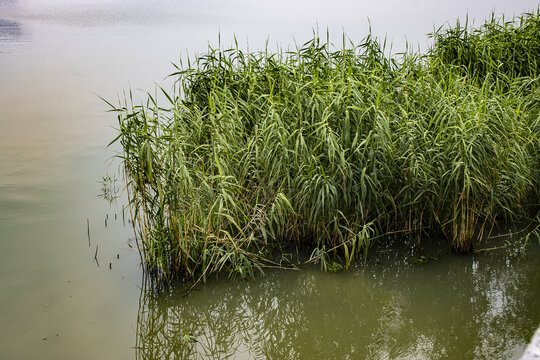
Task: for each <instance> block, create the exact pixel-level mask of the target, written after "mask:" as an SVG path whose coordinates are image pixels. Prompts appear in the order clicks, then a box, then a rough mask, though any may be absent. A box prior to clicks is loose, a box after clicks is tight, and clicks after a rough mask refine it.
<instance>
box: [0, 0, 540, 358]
mask: <svg viewBox="0 0 540 360" xmlns="http://www.w3.org/2000/svg"><path fill="white" fill-rule="evenodd" d="M535 6H537V3H536V2H534V1H513V2H509V1H503V0H500V1H489V2H488V1H477V2H469V1H464V0H457V1H451V2H448V1H446V2H438V1H412V0H405V1H388V0H381V1H377V2H373V1H352V0H350V1H345V0H340V1H335V2H329V1H296V2H292V1H283V0H277V1H272V2H269V1H264V2H263V1H260V2H255V1H247V0H219V1H218V0H212V1H205V0H202V1H194V0H189V1H173V0H162V1H153V2H151V1H141V0H135V1H127V0H126V1H119V0H113V1H105V0H74V1H68V0H50V1H44V0H41V1H38V0H24V1H17V0H0V129H1V130H0V324H1V327H0V359H36V358H39V359H59V358H62V359H99V358H101V359H107V358H111V359H133V358H136V359H164V358H171V359H172V358H180V359H181V358H195V359H196V358H201V359H203V358H204V359H206V358H217V359H222V358H231V359H232V358H235V359H236V358H237V359H251V358H269V359H289V358H291V359H364V358H369V359H446V358H451V359H509V358H518V357H519V356H520V354H521V352H522V351H523V349H524V348H525V346H526V343H527V342H528V340H529V338H530V337H531V336H532V334H533V333H534V330H535V329H536V328H537V327H538V325H539V323H540V262H539V261H538V259H539V255H540V249H539V246H538V244H532V245H531V246H529V248H528V251H527V253H526V256H517V257H511V256H509V255H510V253H511V250H509V249H503V250H499V251H491V252H486V253H482V254H477V255H474V256H473V255H471V256H454V255H451V254H449V253H448V252H447V251H443V250H436V249H437V248H438V249H444V246H443V247H438V246H437V244H436V241H433V242H432V243H431V244H426V247H425V248H423V249H419V250H417V251H416V252H415V253H414V254H416V255H418V254H420V253H426V254H432V255H433V256H434V257H436V258H437V259H438V260H433V261H431V262H429V263H428V264H426V265H412V264H410V263H409V261H408V258H409V256H410V255H411V253H408V252H406V251H405V250H399V246H398V245H395V246H394V247H395V248H396V249H394V250H393V251H390V252H386V251H384V250H381V251H380V252H379V253H377V252H376V251H373V254H372V256H371V257H370V259H369V260H368V262H367V264H366V266H359V267H357V268H355V269H353V270H351V271H345V272H341V273H338V274H329V273H321V271H320V270H319V269H318V268H317V267H312V268H306V269H302V270H301V271H269V272H267V273H266V275H265V276H258V277H257V278H256V279H255V280H250V281H242V280H239V279H227V278H225V277H222V278H220V279H219V280H217V281H216V280H215V279H214V280H211V281H210V282H209V283H208V284H206V285H203V286H199V287H198V288H197V289H196V290H195V291H193V292H192V293H191V294H189V295H188V296H184V291H183V289H182V288H180V287H178V288H173V289H171V290H170V291H167V292H158V291H154V290H152V288H151V286H149V285H148V284H147V283H146V281H145V278H144V276H143V272H142V270H141V267H140V265H139V258H138V254H137V252H136V251H135V250H134V248H133V245H134V243H133V234H132V231H131V230H130V227H129V223H128V221H127V218H126V219H125V223H126V226H124V218H123V216H122V208H121V205H122V199H120V200H119V202H118V204H117V205H114V204H113V205H109V204H108V203H107V202H106V201H105V200H103V199H101V198H100V197H99V196H98V195H99V194H100V191H101V184H100V182H99V180H100V179H101V178H102V176H105V175H107V174H115V173H116V172H117V171H116V167H115V165H114V164H112V165H109V164H110V161H109V159H110V158H111V157H112V156H113V155H114V152H115V151H118V150H119V149H118V148H114V147H113V148H111V149H108V150H106V149H105V147H106V145H107V144H108V143H109V141H110V140H112V139H113V137H114V129H113V127H114V126H115V121H116V120H115V117H114V114H112V113H108V112H106V110H107V109H108V107H107V105H106V104H105V103H104V102H103V101H102V100H101V99H100V98H99V96H102V97H104V98H106V99H108V100H111V101H112V102H116V100H115V99H117V94H122V91H124V90H127V89H129V88H132V89H134V90H135V98H136V99H140V98H142V97H143V94H142V92H138V91H136V89H144V90H150V91H152V90H153V89H154V84H155V83H158V84H161V85H163V86H167V85H168V84H169V83H168V82H167V80H164V78H165V76H166V75H167V74H169V73H170V72H172V71H173V67H172V65H171V64H170V62H176V61H177V60H178V59H180V58H185V56H186V55H185V54H187V53H190V54H194V53H197V52H198V53H201V52H203V51H204V50H205V49H206V47H207V45H208V43H210V44H213V45H217V44H218V39H219V38H221V39H220V41H221V43H222V44H225V45H228V44H230V43H231V42H232V39H233V34H234V35H236V37H237V38H238V40H239V42H240V43H241V44H245V45H243V46H246V47H247V46H249V48H250V49H258V48H262V47H264V46H265V43H266V41H267V40H268V42H269V44H271V46H275V45H276V44H279V46H281V47H284V48H286V47H292V46H294V43H295V41H296V42H297V43H299V44H301V43H303V42H304V41H306V40H308V39H309V38H310V36H311V34H312V31H313V29H314V28H317V27H318V28H319V30H321V32H324V33H326V29H327V28H328V29H329V31H330V34H331V36H332V37H335V38H336V39H341V33H342V31H345V32H346V33H347V35H348V36H349V37H350V38H351V39H353V40H355V41H357V42H358V41H359V40H361V39H362V38H363V37H364V36H365V35H366V34H367V33H368V30H369V28H370V26H371V29H372V31H373V32H374V33H375V34H376V35H377V36H380V37H384V36H385V35H386V36H387V37H388V38H389V39H392V40H393V51H402V50H403V49H405V46H406V44H407V43H408V44H409V46H412V47H414V48H417V47H419V48H421V49H425V48H426V47H427V46H428V42H427V40H426V39H427V38H426V36H425V34H426V33H429V32H431V31H432V30H433V28H434V27H437V26H439V25H441V24H444V23H445V22H451V23H453V22H454V21H455V19H457V18H458V17H459V18H461V19H462V20H464V19H465V17H466V15H467V14H468V16H469V20H470V21H472V20H474V21H475V23H480V22H481V21H482V20H483V19H484V18H485V17H487V16H488V15H489V14H490V12H491V11H492V10H495V11H496V12H497V13H505V14H506V15H507V16H512V15H514V14H519V13H522V12H524V11H527V10H531V9H533V8H534V7H535ZM368 19H369V20H368ZM218 34H220V35H219V36H218ZM247 44H249V45H247ZM120 96H121V97H122V95H120ZM87 224H89V225H90V226H89V229H90V238H89V237H88V233H87ZM497 244H498V245H500V244H502V243H501V242H500V241H499V243H497V242H494V245H497ZM437 251H438V252H437ZM95 257H96V258H97V260H98V261H97V262H96V261H95ZM97 263H99V266H98V264H97Z"/></svg>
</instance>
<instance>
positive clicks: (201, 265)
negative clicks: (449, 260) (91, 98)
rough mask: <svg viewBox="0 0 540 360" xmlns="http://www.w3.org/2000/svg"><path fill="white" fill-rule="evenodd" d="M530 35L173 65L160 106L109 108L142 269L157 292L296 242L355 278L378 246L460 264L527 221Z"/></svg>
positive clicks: (446, 37) (240, 266)
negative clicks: (434, 249)
mask: <svg viewBox="0 0 540 360" xmlns="http://www.w3.org/2000/svg"><path fill="white" fill-rule="evenodd" d="M539 24H540V16H539V13H536V14H531V15H524V16H522V17H521V18H519V19H518V20H515V21H512V22H499V21H498V20H496V19H493V20H491V21H490V22H488V23H487V24H486V25H484V26H483V27H480V28H479V29H476V30H470V29H467V28H462V27H460V25H459V24H458V25H457V26H456V27H453V28H450V29H446V30H445V29H440V30H439V31H438V32H437V33H435V34H433V35H432V36H433V37H434V40H435V44H434V46H433V47H432V49H430V51H429V52H428V54H427V55H423V56H421V55H419V54H413V53H408V54H405V55H403V56H401V57H400V58H397V57H392V56H387V55H385V52H384V49H383V48H382V46H381V44H380V43H379V42H378V41H377V40H375V39H373V38H372V37H371V36H368V37H367V38H366V39H365V40H364V41H363V42H362V43H361V44H360V45H354V44H351V43H350V42H349V41H348V40H346V39H345V38H344V41H343V46H342V48H341V49H336V48H335V47H333V46H332V45H331V44H329V42H328V41H326V42H325V41H321V40H320V38H319V37H318V35H317V34H315V35H314V38H313V39H312V40H311V41H309V42H307V43H305V44H304V45H302V46H299V47H298V48H297V49H296V50H295V51H292V52H290V51H287V52H286V51H280V50H278V51H275V52H270V51H263V52H244V51H242V50H241V49H239V47H238V46H236V47H235V48H232V49H226V50H223V49H212V48H210V49H209V50H208V52H207V54H205V55H203V56H200V57H198V58H196V59H195V60H194V62H193V63H188V66H187V67H181V66H179V67H177V71H176V72H175V73H174V74H172V76H174V77H176V79H177V82H176V87H175V89H174V90H173V91H172V93H167V92H165V91H163V94H164V95H165V97H166V98H167V99H168V104H167V106H166V107H162V106H158V104H157V100H156V97H155V96H151V95H148V101H147V103H146V105H140V106H139V105H133V103H131V104H129V103H128V101H129V97H128V99H126V103H125V105H124V106H121V107H118V108H115V110H116V111H117V112H118V119H119V134H118V137H117V138H116V139H115V141H120V143H121V144H122V146H123V154H122V155H120V156H119V158H120V159H121V161H122V164H123V169H124V177H125V180H126V181H127V189H128V194H129V197H130V206H131V209H132V211H133V213H132V216H133V218H134V223H135V225H136V230H137V232H138V235H139V236H138V238H139V247H140V248H139V250H140V252H141V256H142V257H143V260H144V263H145V264H146V265H147V267H148V269H149V270H151V272H153V273H155V274H158V275H159V277H160V278H165V279H167V280H171V279H173V278H175V277H180V278H185V279H205V278H206V276H208V275H209V274H211V273H213V272H217V271H228V272H233V273H239V274H240V275H242V276H253V274H254V272H255V271H257V270H260V269H261V268H262V267H265V266H281V265H282V264H281V263H276V262H274V261H273V260H272V251H271V249H272V248H273V245H275V244H290V243H293V244H297V245H304V246H308V247H311V248H312V249H314V250H313V255H312V256H313V257H314V258H316V259H319V260H321V261H323V262H324V261H328V254H332V253H333V254H337V255H339V256H340V257H341V258H342V259H343V260H344V261H343V263H344V265H345V267H348V266H350V265H351V264H352V263H353V262H354V260H355V259H357V258H358V257H359V256H360V257H362V256H365V255H366V254H367V251H368V249H369V247H370V245H371V244H372V242H373V241H374V239H376V238H382V236H383V235H384V234H388V233H402V234H403V235H406V236H408V237H410V236H414V237H415V238H417V239H420V238H421V237H425V236H430V235H433V234H434V233H442V234H444V236H446V237H447V238H448V239H449V241H450V242H451V244H452V246H453V248H454V249H455V251H457V252H468V251H470V250H471V249H472V247H473V243H474V241H475V240H476V239H481V238H482V237H483V236H484V234H486V233H487V232H489V231H490V229H491V228H492V226H493V224H495V221H496V220H498V219H501V220H504V221H525V220H528V219H529V216H531V215H534V212H535V211H537V208H536V205H534V204H537V203H538V186H539V184H538V179H539V173H538V172H539V169H540V156H539V151H538V150H539V140H538V139H539V138H538V135H539V134H540V123H539V121H540V119H539V114H540V112H539V110H540V103H539V99H540V91H539V89H538V86H537V80H538V77H537V75H538V74H537V67H536V63H537V61H538V60H539V59H540V46H539V44H540V41H539V40H538V39H539V38H540V27H539ZM493 34H496V36H495V35H493ZM518 43H519V44H529V43H530V44H532V45H530V46H529V45H523V46H521V47H516V46H515V45H516V44H518ZM323 267H324V266H323Z"/></svg>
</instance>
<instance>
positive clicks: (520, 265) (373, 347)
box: [136, 249, 540, 360]
mask: <svg viewBox="0 0 540 360" xmlns="http://www.w3.org/2000/svg"><path fill="white" fill-rule="evenodd" d="M535 251H536V255H537V253H538V249H535ZM531 258H534V256H529V257H528V258H525V259H512V260H507V259H508V258H507V257H505V256H504V255H503V256H487V255H486V256H482V257H478V256H476V257H472V256H471V257H463V258H456V257H455V256H452V257H450V256H448V257H443V258H441V259H440V260H438V261H435V262H433V263H430V264H428V265H423V266H414V265H407V263H406V261H405V260H404V259H403V258H401V259H400V258H399V257H398V258H394V259H392V260H391V261H390V260H389V259H387V261H383V262H381V261H380V260H378V261H377V262H378V264H376V263H373V264H368V265H367V267H366V268H364V269H356V270H354V271H350V272H344V273H340V274H322V275H321V274H320V272H319V270H318V269H317V268H310V269H303V270H302V271H299V272H279V271H277V272H267V273H266V275H265V278H264V280H261V279H256V280H255V281H248V282H244V281H239V280H238V279H237V280H233V281H229V280H224V279H219V281H210V282H209V283H208V284H206V285H204V286H201V287H199V288H198V290H196V291H194V292H192V293H190V294H189V295H188V296H184V293H183V291H180V290H171V291H167V292H165V293H163V292H159V291H155V290H153V288H152V285H151V283H150V282H149V281H148V280H145V281H144V282H143V286H142V290H141V295H140V303H139V311H138V320H137V340H136V343H137V344H136V354H137V356H136V358H137V359H145V360H146V359H173V358H182V359H213V358H216V359H227V358H234V359H310V358H321V359H357V358H370V359H446V358H464V359H465V358H468V359H472V358H474V359H512V358H519V356H520V354H521V353H522V351H523V349H524V348H525V346H526V344H527V342H528V340H529V336H530V334H532V333H533V332H534V329H535V328H536V327H537V326H538V319H540V310H539V309H540V302H539V300H538V296H537V295H538V294H539V293H540V281H539V280H540V279H539V276H538V274H539V271H538V270H539V265H538V264H537V263H536V262H535V261H534V259H531Z"/></svg>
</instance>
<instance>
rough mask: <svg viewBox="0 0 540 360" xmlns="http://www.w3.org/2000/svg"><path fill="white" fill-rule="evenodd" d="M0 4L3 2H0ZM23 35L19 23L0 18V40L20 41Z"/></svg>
mask: <svg viewBox="0 0 540 360" xmlns="http://www.w3.org/2000/svg"><path fill="white" fill-rule="evenodd" d="M1 4H3V3H2V2H0V5H1ZM24 35H25V34H24V31H23V26H22V24H21V23H19V22H17V21H11V20H5V19H1V18H0V41H20V40H23V38H24Z"/></svg>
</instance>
